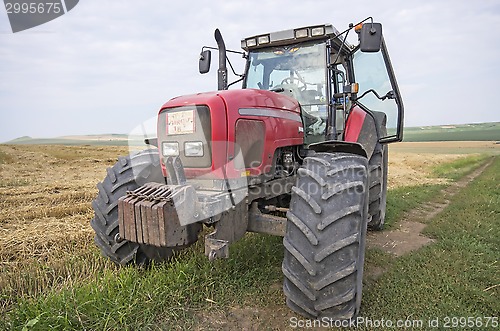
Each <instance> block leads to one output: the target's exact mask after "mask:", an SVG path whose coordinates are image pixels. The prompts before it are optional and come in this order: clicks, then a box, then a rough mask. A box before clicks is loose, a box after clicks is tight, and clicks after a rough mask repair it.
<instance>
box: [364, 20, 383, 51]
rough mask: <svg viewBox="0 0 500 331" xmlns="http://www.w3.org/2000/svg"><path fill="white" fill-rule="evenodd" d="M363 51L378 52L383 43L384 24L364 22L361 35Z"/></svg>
mask: <svg viewBox="0 0 500 331" xmlns="http://www.w3.org/2000/svg"><path fill="white" fill-rule="evenodd" d="M359 44H360V45H359V48H360V50H361V52H367V53H376V52H378V51H380V47H381V45H382V24H380V23H364V24H363V26H362V27H361V33H360V35H359Z"/></svg>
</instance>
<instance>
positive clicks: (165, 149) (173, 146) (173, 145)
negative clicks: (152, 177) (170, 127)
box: [161, 142, 179, 156]
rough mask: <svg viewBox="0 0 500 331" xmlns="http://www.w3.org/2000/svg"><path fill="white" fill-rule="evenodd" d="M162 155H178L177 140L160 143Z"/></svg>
mask: <svg viewBox="0 0 500 331" xmlns="http://www.w3.org/2000/svg"><path fill="white" fill-rule="evenodd" d="M161 150H162V153H163V156H178V155H179V143H178V142H164V143H162V144H161Z"/></svg>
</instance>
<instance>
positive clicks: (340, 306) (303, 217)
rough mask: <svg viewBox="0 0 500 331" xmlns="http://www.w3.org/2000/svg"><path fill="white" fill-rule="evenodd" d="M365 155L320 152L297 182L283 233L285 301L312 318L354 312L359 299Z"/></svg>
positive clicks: (340, 317)
mask: <svg viewBox="0 0 500 331" xmlns="http://www.w3.org/2000/svg"><path fill="white" fill-rule="evenodd" d="M367 163H368V162H367V160H366V158H364V157H362V156H359V155H353V154H347V153H335V154H331V153H317V154H315V155H314V156H312V157H308V158H306V159H305V162H304V165H303V166H302V168H300V169H299V179H298V183H297V186H296V187H294V188H293V193H292V200H291V202H290V210H289V211H288V213H287V218H288V222H287V228H286V234H285V237H284V239H283V244H284V246H285V256H284V260H283V265H282V270H283V274H284V276H285V279H284V284H283V289H284V293H285V296H286V301H287V305H288V306H289V307H290V308H291V309H292V310H294V311H295V312H297V313H299V314H301V315H303V316H305V317H308V318H323V317H328V318H332V319H335V320H343V319H349V318H353V317H354V316H355V315H356V314H357V313H358V312H359V308H360V305H361V293H362V279H363V264H364V251H365V239H366V222H367V211H368V200H367V192H366V189H367V187H368V176H367V166H368V164H367Z"/></svg>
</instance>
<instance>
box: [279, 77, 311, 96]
mask: <svg viewBox="0 0 500 331" xmlns="http://www.w3.org/2000/svg"><path fill="white" fill-rule="evenodd" d="M284 84H294V85H297V87H298V88H299V91H300V92H302V91H305V90H306V89H307V84H306V82H304V81H303V80H301V79H300V78H298V77H295V76H293V77H287V78H285V79H283V80H282V81H281V85H284Z"/></svg>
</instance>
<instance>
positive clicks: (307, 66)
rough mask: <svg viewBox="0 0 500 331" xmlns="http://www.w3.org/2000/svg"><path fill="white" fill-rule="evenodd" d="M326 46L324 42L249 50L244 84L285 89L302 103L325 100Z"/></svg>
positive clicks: (285, 91)
mask: <svg viewBox="0 0 500 331" xmlns="http://www.w3.org/2000/svg"><path fill="white" fill-rule="evenodd" d="M325 50H326V47H325V43H319V44H318V43H305V44H296V45H288V46H281V47H272V48H267V49H263V50H257V51H254V52H251V53H250V54H249V58H250V65H249V68H248V73H247V77H246V88H256V89H261V90H273V91H276V92H280V93H284V94H287V95H290V96H291V97H293V98H295V99H296V100H297V101H298V102H299V103H300V104H301V105H302V106H310V105H319V104H326V91H325V81H326V68H325V63H326V60H325Z"/></svg>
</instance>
